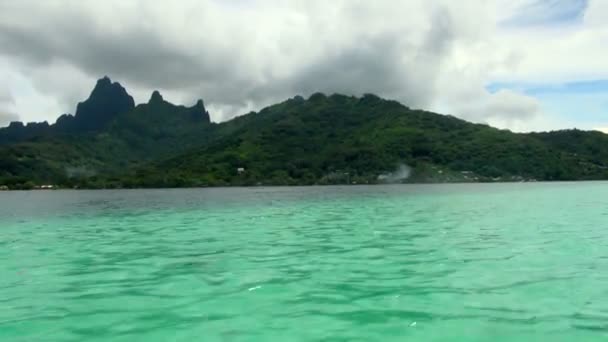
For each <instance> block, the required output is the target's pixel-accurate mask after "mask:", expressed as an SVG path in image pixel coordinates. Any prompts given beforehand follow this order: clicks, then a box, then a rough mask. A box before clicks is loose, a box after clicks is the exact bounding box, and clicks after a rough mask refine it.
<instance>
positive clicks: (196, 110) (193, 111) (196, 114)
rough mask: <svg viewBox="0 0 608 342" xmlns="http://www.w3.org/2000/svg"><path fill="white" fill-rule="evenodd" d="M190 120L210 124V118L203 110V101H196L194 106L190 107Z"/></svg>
mask: <svg viewBox="0 0 608 342" xmlns="http://www.w3.org/2000/svg"><path fill="white" fill-rule="evenodd" d="M190 118H191V119H192V121H196V122H204V123H210V122H211V118H210V117H209V112H207V110H206V109H205V104H204V103H203V100H198V101H197V102H196V104H195V105H194V106H192V107H190Z"/></svg>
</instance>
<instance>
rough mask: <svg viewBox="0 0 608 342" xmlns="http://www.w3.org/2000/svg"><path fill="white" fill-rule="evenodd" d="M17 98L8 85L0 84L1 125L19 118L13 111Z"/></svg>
mask: <svg viewBox="0 0 608 342" xmlns="http://www.w3.org/2000/svg"><path fill="white" fill-rule="evenodd" d="M14 106H15V100H14V99H13V96H12V95H11V93H10V91H9V89H8V88H7V87H3V86H0V127H2V126H6V125H8V124H9V123H10V122H11V121H17V120H19V116H18V115H17V114H16V113H15V112H14V111H13V110H14Z"/></svg>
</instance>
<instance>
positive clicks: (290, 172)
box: [0, 93, 608, 188]
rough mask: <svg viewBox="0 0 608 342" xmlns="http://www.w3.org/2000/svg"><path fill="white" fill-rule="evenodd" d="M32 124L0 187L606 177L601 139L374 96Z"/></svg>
mask: <svg viewBox="0 0 608 342" xmlns="http://www.w3.org/2000/svg"><path fill="white" fill-rule="evenodd" d="M32 127H34V126H32ZM41 127H42V128H38V129H45V130H47V131H48V130H50V131H51V132H53V133H48V134H45V135H38V136H34V137H30V138H27V139H26V140H25V141H23V142H16V143H9V144H4V145H0V185H7V186H9V187H11V188H27V187H30V186H34V185H38V184H56V185H60V186H63V187H81V188H116V187H122V188H137V187H199V186H229V185H246V186H248V185H311V184H347V183H348V184H369V183H377V182H379V178H378V176H379V175H385V174H390V173H391V172H394V171H395V170H397V169H398V168H399V166H400V165H404V164H406V165H409V166H410V167H411V168H412V169H413V172H412V174H411V177H410V178H408V179H407V180H404V181H410V182H472V181H525V180H591V179H608V148H606V147H608V136H607V135H605V134H602V133H600V132H583V131H559V132H550V133H534V134H516V133H512V132H510V131H506V130H499V129H495V128H492V127H489V126H487V125H479V124H472V123H469V122H466V121H463V120H460V119H457V118H454V117H452V116H445V115H439V114H435V113H430V112H425V111H421V110H412V109H410V108H408V107H405V106H403V105H401V104H399V103H397V102H395V101H387V100H383V99H380V98H379V97H377V96H374V95H365V96H363V97H361V98H357V97H348V96H342V95H331V96H325V95H323V94H319V93H317V94H314V95H313V96H311V97H310V98H309V99H308V100H305V99H303V98H301V97H296V98H293V99H290V100H288V101H285V102H282V103H279V104H276V105H274V106H271V107H268V108H265V109H263V110H261V111H260V112H258V113H250V114H247V115H244V116H241V117H238V118H235V119H233V120H230V121H228V122H224V123H221V124H212V123H210V122H209V116H208V114H207V112H206V110H205V109H204V106H203V104H202V101H200V102H199V103H197V104H196V105H195V106H194V107H183V106H175V105H172V104H170V103H168V102H166V101H164V100H163V99H162V97H161V96H160V94H158V93H155V94H154V95H153V96H152V98H151V100H150V102H148V103H147V104H141V105H138V106H136V107H135V108H133V109H132V110H130V111H128V112H126V113H122V114H120V115H116V117H115V118H114V119H112V120H111V121H110V122H109V123H107V124H106V125H105V128H103V129H102V130H101V131H97V132H90V131H86V132H76V133H69V134H68V133H60V132H59V133H58V132H54V131H53V126H51V127H50V128H45V127H46V126H41ZM19 129H26V128H25V127H21V128H19ZM47 131H45V132H47ZM0 137H2V135H1V134H0ZM7 139H8V138H7ZM0 143H1V139H0ZM385 178H386V177H385ZM392 178H394V177H392ZM392 178H391V179H392Z"/></svg>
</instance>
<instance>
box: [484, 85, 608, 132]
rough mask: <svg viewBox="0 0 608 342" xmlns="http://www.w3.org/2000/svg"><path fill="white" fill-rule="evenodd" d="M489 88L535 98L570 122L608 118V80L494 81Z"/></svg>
mask: <svg viewBox="0 0 608 342" xmlns="http://www.w3.org/2000/svg"><path fill="white" fill-rule="evenodd" d="M486 88H487V89H488V91H489V92H491V93H496V92H497V91H499V90H501V89H509V90H513V91H515V92H518V93H521V94H525V95H528V96H531V97H534V98H536V99H538V100H539V101H540V103H541V106H542V109H543V110H544V111H545V112H548V113H552V114H554V115H555V116H556V117H558V118H559V119H561V120H564V121H568V122H578V123H580V124H582V125H584V124H594V123H597V122H602V121H605V120H606V118H608V79H606V80H590V81H577V82H568V83H547V84H534V83H491V84H489V85H488V86H487V87H486ZM602 128H603V127H602Z"/></svg>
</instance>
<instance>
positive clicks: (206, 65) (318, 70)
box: [0, 0, 530, 121]
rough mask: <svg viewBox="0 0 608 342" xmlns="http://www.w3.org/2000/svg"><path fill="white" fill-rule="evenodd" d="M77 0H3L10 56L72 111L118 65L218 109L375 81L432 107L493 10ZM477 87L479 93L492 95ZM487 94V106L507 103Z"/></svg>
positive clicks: (128, 74)
mask: <svg viewBox="0 0 608 342" xmlns="http://www.w3.org/2000/svg"><path fill="white" fill-rule="evenodd" d="M482 2H483V1H480V3H482ZM67 4H68V3H67V2H61V1H57V2H55V1H53V2H51V1H49V2H39V1H32V0H21V1H18V2H17V1H14V2H11V1H6V2H0V57H1V56H3V57H4V58H8V59H10V60H11V61H12V62H11V63H13V64H11V65H10V68H11V69H16V68H15V66H19V68H20V70H21V74H22V75H27V76H26V77H27V78H28V79H29V80H30V81H31V82H32V84H33V85H34V87H35V88H36V89H37V90H38V91H40V92H42V93H44V95H46V96H49V97H52V98H56V99H57V103H59V104H60V106H61V107H62V108H65V109H64V110H63V111H62V112H72V111H73V109H74V105H75V103H76V102H77V101H79V100H82V99H83V98H84V97H86V95H87V94H88V92H89V91H90V88H91V87H92V84H93V81H94V79H96V78H99V77H101V76H104V75H108V76H110V77H111V78H112V79H113V80H115V81H119V82H121V83H123V85H124V86H125V87H127V89H128V90H129V91H130V92H131V93H133V94H135V95H137V96H136V98H138V99H139V100H147V98H148V97H149V93H150V92H151V90H153V89H160V90H162V91H163V94H165V92H168V93H169V94H171V95H176V96H177V97H178V99H179V100H181V101H182V103H187V104H191V103H194V101H195V99H198V98H204V99H205V103H206V104H207V105H208V106H209V108H210V109H212V110H216V111H217V113H219V114H214V113H213V112H212V116H213V119H214V120H218V119H220V120H222V119H227V118H230V117H232V116H234V115H237V114H243V113H245V112H246V111H248V110H252V109H254V110H257V109H259V108H260V107H262V106H264V105H267V104H270V103H273V102H277V101H281V100H284V99H285V98H288V97H291V96H294V95H296V94H299V95H304V96H307V95H310V94H311V93H314V92H318V91H321V92H325V93H344V94H348V95H361V94H363V93H375V94H378V95H380V96H384V97H389V98H393V99H396V100H399V101H401V102H403V103H405V104H407V105H409V106H412V107H419V108H427V109H432V108H433V105H434V103H436V102H437V99H438V98H441V97H445V94H449V93H457V92H458V91H455V90H454V89H457V88H459V87H466V84H464V82H462V83H461V84H457V83H456V82H445V80H442V79H441V78H442V75H444V74H445V69H446V68H445V65H446V64H450V63H451V64H450V65H452V64H453V62H452V60H451V59H452V58H453V55H452V51H453V50H454V49H453V47H454V45H455V44H456V43H457V42H459V41H466V39H468V38H467V37H466V36H467V35H468V34H469V33H467V32H474V35H479V31H480V30H479V27H477V26H473V27H472V28H471V24H470V21H471V18H472V17H474V18H478V19H479V20H485V18H486V16H484V15H483V11H482V10H480V9H479V8H482V7H483V6H477V5H475V4H474V3H473V2H471V3H470V4H468V5H463V6H460V5H454V2H452V1H448V0H440V1H436V2H432V3H429V2H426V1H423V0H412V1H406V2H395V1H385V0H378V1H374V2H370V1H356V0H347V1H341V0H336V1H332V2H320V1H319V2H315V1H296V0H294V1H291V2H280V1H277V2H257V1H253V0H252V1H245V2H232V3H231V4H230V5H229V6H226V2H223V1H198V0H196V1H195V0H181V1H177V2H176V3H175V4H168V3H167V4H165V3H163V4H161V3H156V2H149V1H138V0H132V1H129V2H122V1H112V0H108V1H104V2H96V1H81V2H70V3H69V6H67ZM469 12H470V13H469ZM34 18H35V20H34ZM476 20H477V19H476ZM463 37H464V38H463ZM0 66H1V65H0ZM452 70H453V69H452ZM440 81H441V82H440ZM0 85H1V84H0ZM474 87H476V89H475V90H476V91H477V93H478V94H479V98H482V97H487V96H492V95H490V94H488V93H487V92H486V91H485V90H484V89H483V88H479V86H478V83H475V85H474ZM469 93H475V91H470V92H469ZM165 97H166V98H168V99H172V97H170V96H169V97H167V96H165ZM446 98H452V99H456V98H458V97H457V96H452V97H450V96H447V97H446ZM509 100H510V101H511V100H513V101H515V102H517V101H518V99H517V98H515V97H513V98H509ZM458 101H461V102H463V103H466V104H468V103H469V102H471V99H470V98H466V99H462V100H461V99H459V100H458ZM478 102H479V105H477V104H475V105H476V106H477V107H476V108H478V111H479V112H483V111H484V110H485V109H484V108H483V106H484V105H487V104H488V103H489V104H495V101H494V102H492V101H490V100H488V99H487V98H484V99H481V100H479V101H478ZM459 104H462V103H459ZM451 105H452V108H459V106H458V105H456V106H454V105H453V104H451ZM460 107H462V106H460ZM520 107H521V106H520ZM520 107H517V106H514V108H520ZM529 107H530V106H524V107H521V108H523V109H522V110H528V109H529ZM47 108H48V107H47ZM503 112H505V113H509V114H508V115H513V114H512V112H513V111H511V110H505V111H503ZM21 114H23V113H21ZM58 114H61V112H60V113H50V114H49V118H48V119H49V120H50V121H53V117H52V116H56V115H58ZM479 115H480V117H482V116H483V115H482V114H479ZM505 115H507V114H505ZM515 115H523V114H521V113H519V112H518V113H516V114H515Z"/></svg>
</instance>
